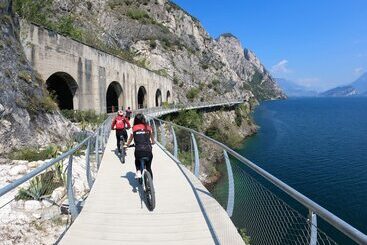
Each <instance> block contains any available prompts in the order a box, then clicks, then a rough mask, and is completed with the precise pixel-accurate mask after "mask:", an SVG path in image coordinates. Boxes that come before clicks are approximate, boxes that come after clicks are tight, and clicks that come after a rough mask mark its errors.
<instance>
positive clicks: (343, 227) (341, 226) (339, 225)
mask: <svg viewBox="0 0 367 245" xmlns="http://www.w3.org/2000/svg"><path fill="white" fill-rule="evenodd" d="M147 116H148V117H150V118H152V119H154V120H157V121H160V122H161V123H166V124H168V125H171V126H172V125H174V127H177V128H181V129H183V130H186V131H188V132H190V133H193V134H196V135H198V136H200V137H203V138H205V139H206V140H208V141H210V142H212V143H214V144H216V145H218V146H219V147H221V148H222V149H224V150H226V151H227V152H228V153H230V154H231V155H232V156H234V157H235V158H237V159H238V160H239V161H240V162H241V163H243V164H245V165H246V166H248V167H249V168H251V169H252V170H254V171H255V172H256V173H257V174H259V175H260V176H262V177H263V178H265V179H266V180H268V181H269V182H270V183H272V184H273V185H275V186H277V187H278V188H279V189H280V190H282V191H284V192H285V193H287V194H288V195H289V196H291V197H292V198H294V199H295V200H297V201H298V202H300V203H301V204H302V205H304V206H305V207H307V208H308V209H309V210H311V211H313V212H314V213H316V214H317V215H319V216H320V217H322V218H323V219H324V220H325V221H327V222H328V223H329V224H331V225H333V226H334V227H335V228H336V229H338V230H339V231H341V232H342V233H344V234H345V235H347V236H348V237H349V238H351V239H352V240H354V241H355V242H357V243H359V244H367V235H366V234H364V233H362V232H361V231H359V230H358V229H356V228H354V227H353V226H351V225H350V224H348V223H347V222H345V221H344V220H342V219H340V218H339V217H337V216H336V215H334V214H333V213H331V212H330V211H328V210H327V209H325V208H323V207H321V206H320V205H319V204H317V203H316V202H314V201H312V200H311V199H309V198H308V197H306V196H305V195H303V194H301V193H300V192H298V191H297V190H295V189H293V188H292V187H290V186H289V185H287V184H286V183H284V182H283V181H281V180H279V179H278V178H276V177H275V176H273V175H271V174H270V173H268V172H267V171H265V170H264V169H262V168H260V167H259V166H257V165H256V164H255V163H253V162H251V161H250V160H248V159H247V158H245V157H243V156H242V155H240V154H239V153H237V152H236V151H234V150H232V149H231V148H229V147H228V146H226V145H224V144H223V143H221V142H219V141H216V140H214V139H212V138H210V137H208V136H206V135H205V134H203V133H200V132H197V131H195V130H193V129H190V128H186V127H184V126H180V125H177V124H174V123H172V122H167V121H164V120H161V119H159V118H156V117H154V116H153V117H152V116H149V115H147Z"/></svg>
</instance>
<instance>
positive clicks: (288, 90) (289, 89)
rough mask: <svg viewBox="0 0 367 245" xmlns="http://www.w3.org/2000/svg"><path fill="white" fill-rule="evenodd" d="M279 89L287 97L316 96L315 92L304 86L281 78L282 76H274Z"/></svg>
mask: <svg viewBox="0 0 367 245" xmlns="http://www.w3.org/2000/svg"><path fill="white" fill-rule="evenodd" d="M275 80H276V81H277V83H278V84H279V86H280V87H281V89H282V90H283V91H284V93H285V94H286V95H287V96H289V97H311V96H317V92H316V91H313V90H310V89H309V88H306V87H304V86H301V85H299V84H296V83H295V82H293V81H290V80H287V79H283V78H275Z"/></svg>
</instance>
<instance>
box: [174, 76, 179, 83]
mask: <svg viewBox="0 0 367 245" xmlns="http://www.w3.org/2000/svg"><path fill="white" fill-rule="evenodd" d="M178 82H179V80H178V78H177V77H176V76H174V77H173V84H176V85H177V84H178Z"/></svg>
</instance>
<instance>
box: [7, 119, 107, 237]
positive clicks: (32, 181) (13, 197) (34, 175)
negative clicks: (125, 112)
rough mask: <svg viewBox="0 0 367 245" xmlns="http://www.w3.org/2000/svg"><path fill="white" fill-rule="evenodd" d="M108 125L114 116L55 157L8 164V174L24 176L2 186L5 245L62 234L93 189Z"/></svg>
mask: <svg viewBox="0 0 367 245" xmlns="http://www.w3.org/2000/svg"><path fill="white" fill-rule="evenodd" d="M110 127H111V117H109V118H107V119H106V120H105V121H104V122H103V123H102V125H101V126H99V127H98V128H97V129H96V131H95V132H87V133H85V135H84V136H82V139H77V140H78V141H79V142H80V143H79V144H77V145H76V146H74V147H73V148H72V149H70V150H69V151H67V152H65V153H62V154H61V155H59V156H57V157H56V158H54V159H51V160H47V161H34V162H28V163H27V162H26V161H23V162H22V163H21V164H19V165H17V166H12V165H10V168H9V169H8V171H7V174H8V175H9V176H12V175H14V177H16V176H18V175H23V176H22V177H20V178H17V179H14V180H13V179H11V180H9V181H10V183H9V184H7V185H5V186H4V187H2V188H1V189H0V240H1V241H2V242H4V244H16V243H20V244H25V243H37V244H38V243H39V244H41V243H50V244H51V243H54V242H55V241H56V240H57V239H58V237H59V236H60V235H61V234H62V233H63V232H64V231H65V229H66V227H68V226H69V225H70V224H71V222H72V221H73V220H74V219H75V218H76V217H77V215H78V214H79V212H80V210H81V208H82V206H83V204H84V200H85V199H86V197H87V195H88V193H89V191H90V189H91V188H92V185H93V182H94V179H95V178H96V174H97V171H98V168H99V165H100V162H101V155H102V154H103V152H104V149H105V145H106V142H107V139H108V137H109V133H110ZM24 162H25V163H24ZM3 170H4V169H3ZM26 172H28V173H26ZM1 184H3V183H1ZM60 211H61V213H63V214H64V215H61V214H60Z"/></svg>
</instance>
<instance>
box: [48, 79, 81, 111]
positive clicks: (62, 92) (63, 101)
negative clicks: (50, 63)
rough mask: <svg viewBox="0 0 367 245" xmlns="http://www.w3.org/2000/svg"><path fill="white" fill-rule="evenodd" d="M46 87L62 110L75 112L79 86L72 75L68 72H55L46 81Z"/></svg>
mask: <svg viewBox="0 0 367 245" xmlns="http://www.w3.org/2000/svg"><path fill="white" fill-rule="evenodd" d="M46 87H47V90H48V91H49V93H50V94H51V96H53V97H54V98H55V100H56V103H57V105H58V107H59V108H60V110H65V109H67V110H74V96H75V94H76V92H77V90H78V84H77V83H76V81H75V79H74V78H73V77H72V76H71V75H69V74H68V73H66V72H55V73H54V74H52V75H51V76H50V77H49V78H48V79H47V80H46Z"/></svg>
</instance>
